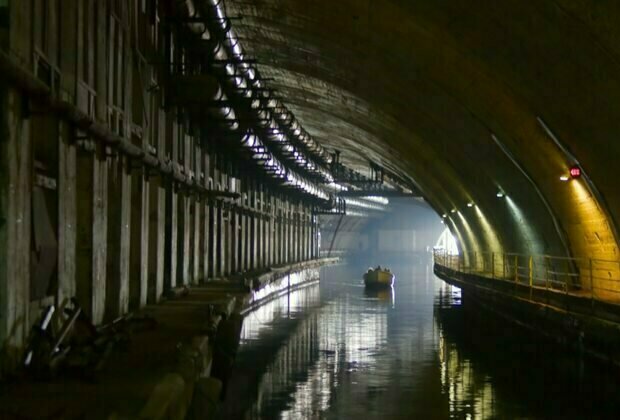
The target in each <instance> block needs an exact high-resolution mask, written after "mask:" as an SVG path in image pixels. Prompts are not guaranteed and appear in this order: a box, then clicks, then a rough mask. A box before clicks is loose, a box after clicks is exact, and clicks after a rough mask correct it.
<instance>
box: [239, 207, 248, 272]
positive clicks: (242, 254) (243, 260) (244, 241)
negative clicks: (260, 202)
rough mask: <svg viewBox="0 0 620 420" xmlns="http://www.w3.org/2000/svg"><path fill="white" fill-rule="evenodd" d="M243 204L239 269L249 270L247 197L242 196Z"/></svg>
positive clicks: (240, 218) (240, 217)
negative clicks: (247, 259)
mask: <svg viewBox="0 0 620 420" xmlns="http://www.w3.org/2000/svg"><path fill="white" fill-rule="evenodd" d="M241 205H242V210H241V215H240V216H239V227H240V228H241V229H240V232H239V240H240V241H241V243H240V251H239V270H240V271H246V270H247V261H246V256H247V252H246V249H247V244H248V241H247V226H246V221H247V217H248V216H247V211H246V208H245V199H244V198H243V196H242V198H241Z"/></svg>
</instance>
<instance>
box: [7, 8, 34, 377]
mask: <svg viewBox="0 0 620 420" xmlns="http://www.w3.org/2000/svg"><path fill="white" fill-rule="evenodd" d="M13 5H15V3H13ZM13 7H14V6H13ZM17 7H18V8H21V7H22V6H21V5H19V4H18V5H17ZM22 17H23V18H26V15H24V16H22ZM25 100H26V99H25V98H22V97H21V95H19V94H18V93H17V92H16V91H14V90H12V89H8V88H7V87H3V88H1V89H0V101H2V104H1V105H0V108H1V110H2V114H0V118H2V119H3V121H2V122H1V123H0V126H1V128H2V130H3V134H6V136H7V137H6V138H4V139H3V140H2V141H1V142H0V182H1V183H2V187H1V188H0V194H1V197H0V205H1V206H2V207H0V215H1V216H2V218H4V220H3V222H2V223H0V240H1V241H2V242H0V252H1V253H2V254H3V255H2V257H0V323H1V324H0V339H1V340H0V343H2V344H4V348H5V350H6V352H7V353H8V354H6V356H3V357H2V359H3V360H1V361H0V367H1V366H2V365H4V364H5V363H6V364H11V365H16V364H17V361H18V359H17V358H18V356H19V352H18V349H19V348H21V347H22V346H24V345H25V344H26V339H27V336H28V333H29V329H30V322H31V321H34V320H30V319H29V314H28V309H29V304H30V289H29V285H30V282H29V279H30V275H31V273H30V255H31V254H30V248H31V244H30V239H31V196H32V177H31V176H32V175H31V174H32V160H31V156H32V154H31V153H32V150H31V136H30V122H29V120H27V119H25V118H24V116H23V115H22V112H23V111H22V110H24V109H25V106H24V105H25V102H23V101H25ZM4 357H6V359H4Z"/></svg>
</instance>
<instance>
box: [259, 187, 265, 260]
mask: <svg viewBox="0 0 620 420" xmlns="http://www.w3.org/2000/svg"><path fill="white" fill-rule="evenodd" d="M264 198H265V197H264V192H263V185H262V184H261V185H259V190H258V203H257V204H258V205H257V210H258V211H259V214H258V217H257V221H258V267H259V268H263V267H264V266H265V218H264V217H263V214H262V213H263V208H264Z"/></svg>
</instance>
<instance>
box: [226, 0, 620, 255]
mask: <svg viewBox="0 0 620 420" xmlns="http://www.w3.org/2000/svg"><path fill="white" fill-rule="evenodd" d="M223 6H224V9H225V11H226V14H227V16H228V17H230V18H231V19H233V20H231V22H232V25H233V27H234V29H235V31H236V33H237V35H238V36H239V39H240V41H241V43H242V45H243V48H244V50H245V52H246V54H247V55H248V56H250V57H252V58H254V59H256V62H257V68H258V69H259V71H260V73H261V75H262V76H263V77H265V78H266V79H268V80H269V82H268V85H269V87H270V88H273V89H274V90H275V92H277V95H278V97H280V98H282V101H283V103H285V104H286V106H287V107H288V109H289V110H290V111H291V112H292V113H293V114H294V115H295V117H296V119H297V120H298V121H299V122H300V124H301V125H302V126H303V128H304V129H305V130H306V131H307V132H308V133H309V135H311V136H312V137H313V138H314V139H315V140H316V141H317V142H318V143H319V144H321V145H322V147H324V148H325V149H327V150H334V149H337V150H340V151H341V161H342V162H343V163H344V164H345V165H347V166H348V167H351V168H353V169H356V170H357V171H360V172H363V171H364V170H367V168H368V161H369V160H370V161H373V162H376V163H377V164H378V165H381V166H383V167H385V168H386V170H390V171H393V172H394V173H395V174H397V176H398V177H400V178H401V179H403V180H407V181H408V182H411V183H412V184H413V185H415V186H416V188H417V189H419V192H420V193H421V194H422V195H423V197H424V198H425V199H426V200H427V202H428V203H429V204H430V205H431V206H432V207H433V208H434V209H435V211H436V212H437V213H438V214H439V215H440V217H441V216H443V217H444V218H445V221H446V224H447V225H448V226H449V227H450V229H451V230H452V232H453V233H454V234H455V236H456V237H457V238H458V240H459V243H460V246H461V248H462V249H463V250H465V251H468V250H469V251H474V250H479V251H480V250H489V251H496V252H501V251H504V252H508V251H510V252H522V253H528V254H543V253H544V254H552V255H565V256H573V257H591V258H602V259H612V260H617V259H618V255H617V254H618V247H617V233H616V223H615V221H616V220H618V219H619V218H620V214H619V213H620V195H619V193H618V188H616V181H615V178H616V174H615V170H614V164H613V162H614V160H615V159H617V157H618V152H619V149H620V142H619V141H618V140H617V139H616V137H617V135H618V133H620V83H619V82H620V80H619V79H620V42H618V41H620V28H619V27H618V26H617V25H614V22H618V21H619V20H620V4H618V3H617V2H612V1H601V2H586V1H583V0H553V1H551V0H541V1H536V2H525V3H524V2H522V1H518V0H505V1H502V2H471V1H464V0H462V1H461V0H452V1H437V0H419V1H410V0H382V1H366V0H341V1H336V2H335V1H327V0H314V1H307V0H227V1H226V2H225V4H224V3H223ZM573 165H575V166H578V167H579V168H580V169H581V171H582V174H583V176H581V177H579V178H578V179H568V181H567V182H563V181H561V180H560V177H564V176H565V175H566V174H567V173H568V172H569V170H570V168H571V166H573ZM365 168H366V169H365ZM563 179H564V178H563ZM468 204H469V206H468Z"/></svg>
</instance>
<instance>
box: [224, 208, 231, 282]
mask: <svg viewBox="0 0 620 420" xmlns="http://www.w3.org/2000/svg"><path fill="white" fill-rule="evenodd" d="M231 220H232V211H231V210H229V209H226V210H224V213H223V216H222V229H223V230H224V239H223V249H224V275H225V276H228V275H230V273H231V263H232V258H231V257H232V249H231V245H232V229H231Z"/></svg>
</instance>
